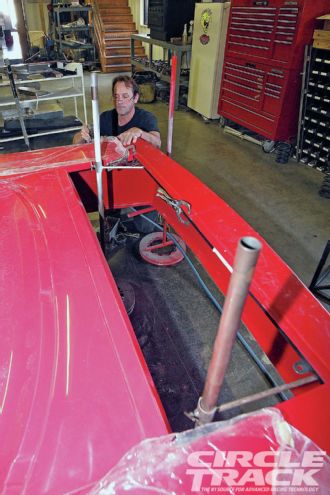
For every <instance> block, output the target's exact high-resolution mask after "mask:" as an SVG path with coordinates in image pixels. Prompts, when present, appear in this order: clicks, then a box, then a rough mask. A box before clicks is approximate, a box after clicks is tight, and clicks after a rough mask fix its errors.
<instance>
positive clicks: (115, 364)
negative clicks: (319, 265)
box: [0, 140, 330, 495]
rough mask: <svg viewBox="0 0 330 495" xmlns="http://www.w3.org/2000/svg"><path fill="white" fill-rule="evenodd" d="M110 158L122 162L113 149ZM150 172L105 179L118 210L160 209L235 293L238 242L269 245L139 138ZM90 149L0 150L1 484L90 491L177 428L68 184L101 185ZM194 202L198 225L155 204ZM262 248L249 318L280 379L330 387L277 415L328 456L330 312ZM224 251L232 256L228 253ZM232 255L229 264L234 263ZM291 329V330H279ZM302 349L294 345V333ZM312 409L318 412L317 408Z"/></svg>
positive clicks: (117, 173) (11, 489) (18, 489)
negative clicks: (306, 378) (298, 366)
mask: <svg viewBox="0 0 330 495" xmlns="http://www.w3.org/2000/svg"><path fill="white" fill-rule="evenodd" d="M102 146H103V162H104V164H107V163H109V161H111V160H117V159H118V156H119V155H118V154H117V153H116V151H115V149H114V146H113V144H112V143H103V145H102ZM135 157H136V159H137V160H138V161H139V162H140V164H142V165H143V167H144V169H143V170H142V169H138V170H132V169H127V170H114V171H112V172H109V173H104V188H105V204H106V207H125V206H132V205H142V204H150V205H152V206H154V207H155V208H156V209H157V210H159V211H160V212H161V214H162V215H163V217H164V218H165V219H166V220H167V221H168V223H169V224H171V225H172V226H173V227H174V228H175V230H176V231H177V233H178V234H179V235H180V236H181V237H183V239H184V240H185V241H186V242H187V244H188V245H189V247H190V248H191V249H192V250H193V251H194V253H195V254H196V256H197V257H198V258H199V260H200V261H201V262H202V264H203V265H204V267H205V268H206V270H207V271H208V272H209V274H210V275H211V277H212V278H213V279H214V281H215V283H216V284H217V285H218V287H219V289H220V290H221V291H223V292H224V293H225V292H226V289H227V285H228V281H229V276H230V270H229V269H228V266H231V265H232V263H233V259H234V255H235V250H236V246H237V242H238V240H239V239H240V238H241V237H243V236H246V235H253V236H255V237H257V238H259V239H261V237H260V236H259V235H258V234H257V233H256V232H255V231H254V230H253V229H252V227H251V226H249V225H248V224H247V223H246V222H245V221H244V220H243V219H242V218H241V217H240V216H239V215H238V214H237V213H235V212H234V211H233V210H232V209H231V208H230V206H229V205H228V204H226V203H225V202H224V201H222V200H221V199H220V198H219V197H218V196H216V194H215V193H213V192H212V191H210V189H208V188H207V187H206V186H205V185H203V184H202V183H201V182H200V181H199V180H198V179H197V178H196V177H194V176H193V175H192V174H191V173H189V172H188V171H187V170H185V169H183V168H182V167H181V166H180V165H178V164H177V163H176V162H175V161H173V160H172V159H170V158H168V157H167V156H165V155H164V154H163V153H162V152H160V151H159V150H157V149H155V148H153V147H152V146H151V145H149V144H148V143H146V142H144V141H141V140H139V141H138V143H137V146H136V155H135ZM92 163H93V148H92V145H84V146H67V147H63V148H54V149H52V150H40V151H37V152H27V153H16V154H12V155H1V156H0V205H1V206H0V208H1V230H0V245H1V260H0V267H1V269H0V273H1V278H2V282H1V285H0V291H1V292H0V294H1V307H2V311H1V313H2V314H1V335H2V345H1V348H0V365H1V378H0V407H1V411H0V413H1V414H0V437H1V439H2V448H1V451H0V489H2V490H3V493H20V494H21V493H26V494H33V495H35V494H38V493H47V494H54V495H55V494H59V493H66V492H69V491H73V490H78V488H79V491H77V492H76V491H75V493H85V492H86V491H87V490H88V489H89V487H90V486H92V484H93V483H95V482H96V481H97V480H98V479H100V478H101V477H102V476H103V475H104V474H105V473H106V472H107V471H108V469H110V468H111V467H112V466H113V465H114V464H116V462H117V461H118V460H119V459H120V458H121V456H122V455H123V454H124V453H125V452H127V451H128V450H129V449H130V448H131V447H132V446H133V445H134V444H136V443H138V442H139V441H141V440H143V439H144V438H149V437H153V436H159V435H163V434H165V433H167V432H168V431H169V425H168V423H167V420H166V417H165V414H164V411H163V408H162V405H161V403H160V401H159V398H158V394H157V391H156V390H155V387H154V384H153V381H152V379H151V376H150V374H149V371H148V369H147V366H146V363H145V361H144V358H143V356H142V353H141V350H140V348H139V345H138V343H137V340H136V338H135V335H134V331H133V329H132V327H131V324H130V321H129V319H128V317H127V315H126V312H125V309H124V306H123V303H122V300H121V298H120V296H119V293H118V290H117V286H116V284H115V281H114V279H113V277H112V275H111V272H110V270H109V268H108V265H107V263H106V260H105V258H104V256H103V253H102V251H101V249H100V246H99V243H98V240H97V237H96V235H95V233H94V231H93V229H92V226H91V225H90V222H89V219H88V217H87V215H86V212H85V210H84V207H83V205H82V203H81V200H80V198H79V196H78V194H77V191H76V189H75V187H74V185H73V182H72V180H71V178H70V173H71V172H76V173H78V174H79V176H80V178H81V179H82V180H83V181H84V182H85V183H86V184H87V186H88V188H89V189H91V191H92V192H93V193H95V190H96V182H95V172H94V171H92V170H91V165H92ZM159 185H161V187H162V188H164V189H165V190H166V191H167V192H168V193H169V194H170V195H171V196H172V197H174V198H176V199H184V200H186V201H188V202H189V203H190V204H191V206H192V211H191V214H190V215H189V214H188V212H187V211H185V210H184V212H185V214H186V217H187V218H189V224H188V225H185V224H183V223H181V222H180V221H179V219H178V217H177V215H176V214H175V212H174V210H173V209H172V208H171V207H170V206H169V205H167V204H166V203H165V202H164V201H163V200H161V199H160V198H159V197H157V196H156V191H157V188H158V187H159ZM261 240H262V243H263V249H262V253H261V255H260V259H259V262H258V265H257V269H256V273H255V277H254V279H253V282H252V285H251V289H250V295H249V297H248V301H247V304H246V308H245V311H244V314H243V321H244V323H245V324H246V325H247V327H248V328H249V330H250V331H251V332H252V333H253V335H254V336H255V337H256V339H257V340H258V342H259V343H260V345H261V347H262V348H263V350H264V351H265V352H266V354H267V355H268V356H269V358H270V359H271V360H272V362H273V364H274V365H275V366H276V368H277V370H278V371H279V373H280V374H281V375H282V377H283V378H284V379H285V380H287V381H290V380H294V379H297V378H298V377H297V374H296V372H295V371H294V369H293V365H294V364H295V363H296V362H297V361H298V360H299V359H300V358H301V356H303V357H304V359H306V361H307V362H308V363H309V364H310V365H311V367H312V368H313V369H314V370H315V372H316V373H317V374H318V375H319V376H320V379H321V381H322V382H323V383H317V384H313V385H310V386H308V387H305V388H303V389H302V390H301V391H299V392H297V393H295V397H294V398H293V399H291V400H289V401H287V402H284V403H282V404H281V405H280V406H279V407H280V408H281V410H282V413H283V414H284V417H286V415H287V417H288V419H290V421H291V423H292V424H293V425H296V426H297V427H298V428H300V430H301V431H302V432H303V433H305V434H306V435H308V436H310V437H311V438H312V440H313V441H315V442H316V443H318V444H319V445H320V446H321V447H322V448H325V449H328V450H330V438H329V429H328V419H327V415H326V414H325V411H327V410H329V408H330V394H329V381H330V360H329V342H330V317H329V314H328V313H327V312H326V310H325V309H324V308H323V307H322V306H321V304H320V303H319V302H318V301H317V300H316V299H315V298H314V297H313V296H312V295H311V293H310V292H309V291H308V290H307V289H306V287H305V286H304V285H303V284H302V283H301V282H300V281H299V279H298V278H297V277H296V275H295V274H294V273H293V272H292V270H290V269H289V268H288V266H287V265H286V264H285V263H284V262H283V261H282V260H281V259H280V258H279V257H278V256H277V255H276V254H275V253H274V251H273V250H272V249H271V248H270V247H269V246H268V245H267V243H265V241H263V239H261ZM219 255H220V256H219ZM223 260H225V262H223ZM279 330H280V331H279ZM282 335H285V336H286V338H287V339H288V340H289V341H290V342H292V343H293V346H291V345H289V344H288V342H287V341H286V340H285V339H284V338H283V337H282ZM304 404H308V407H305V406H304Z"/></svg>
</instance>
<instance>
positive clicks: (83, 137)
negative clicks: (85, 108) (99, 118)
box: [73, 124, 92, 144]
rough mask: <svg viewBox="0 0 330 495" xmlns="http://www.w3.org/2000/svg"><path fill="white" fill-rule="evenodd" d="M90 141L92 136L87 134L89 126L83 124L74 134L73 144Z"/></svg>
mask: <svg viewBox="0 0 330 495" xmlns="http://www.w3.org/2000/svg"><path fill="white" fill-rule="evenodd" d="M91 141H92V138H91V136H90V134H89V128H88V126H87V125H85V124H84V125H83V126H82V129H81V131H80V132H78V133H77V134H75V135H74V137H73V144H83V143H90V142H91Z"/></svg>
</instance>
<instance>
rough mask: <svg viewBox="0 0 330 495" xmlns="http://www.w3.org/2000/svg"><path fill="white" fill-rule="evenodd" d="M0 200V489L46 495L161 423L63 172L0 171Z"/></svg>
mask: <svg viewBox="0 0 330 495" xmlns="http://www.w3.org/2000/svg"><path fill="white" fill-rule="evenodd" d="M40 155H41V153H40ZM0 203H1V230H0V231H1V260H0V273H1V274H2V284H1V286H0V298H1V308H2V309H1V341H2V344H1V348H0V349H1V350H0V355H1V381H0V406H1V415H0V437H1V444H2V447H1V449H0V491H1V493H17V494H18V493H27V494H31V495H32V494H33V495H35V494H37V493H48V494H54V495H55V494H56V495H58V494H59V493H66V492H67V491H69V490H73V489H75V488H77V487H78V486H84V485H88V484H90V483H93V482H95V481H96V480H98V479H99V478H100V477H101V476H103V475H104V474H105V472H106V471H107V469H108V468H109V465H113V464H114V463H115V462H117V461H118V460H119V458H120V457H121V456H122V455H123V454H124V453H125V452H126V451H127V450H128V449H129V448H130V447H131V446H133V445H134V444H135V443H136V442H138V441H140V440H142V439H144V438H145V437H150V436H155V435H160V434H163V433H165V432H167V431H168V427H167V422H166V419H165V417H164V415H163V410H162V407H161V405H160V403H159V400H158V395H157V392H156V390H155V388H154V385H153V382H152V379H151V377H150V375H149V372H148V369H147V367H146V365H145V362H144V359H143V357H142V354H141V351H140V348H139V346H138V343H137V341H136V339H135V335H134V332H133V330H132V328H131V325H130V322H129V320H128V317H127V315H126V312H125V310H124V307H123V304H122V301H121V298H120V296H119V294H118V290H117V287H116V284H115V282H114V280H113V278H112V275H111V273H110V271H109V269H108V266H107V264H106V261H105V259H104V257H103V255H102V253H101V251H100V248H99V245H98V241H97V239H96V236H95V234H94V232H93V230H92V228H91V225H90V223H89V221H88V218H87V216H86V214H85V211H84V209H83V207H82V205H81V202H80V199H79V198H78V196H77V194H76V191H75V190H74V188H73V185H72V182H71V180H70V178H69V177H68V175H67V172H66V171H65V170H64V169H60V168H57V169H53V170H46V171H42V172H38V173H33V174H28V173H27V174H24V175H23V176H17V177H14V178H10V179H9V178H7V179H6V180H1V181H0ZM82 492H83V491H82ZM82 492H81V493H82Z"/></svg>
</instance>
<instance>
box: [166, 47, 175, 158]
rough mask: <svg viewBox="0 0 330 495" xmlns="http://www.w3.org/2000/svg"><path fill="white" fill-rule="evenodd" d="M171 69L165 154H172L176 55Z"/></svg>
mask: <svg viewBox="0 0 330 495" xmlns="http://www.w3.org/2000/svg"><path fill="white" fill-rule="evenodd" d="M171 60H172V68H171V86H170V103H169V110H168V129H167V154H168V156H171V154H172V140H173V121H174V105H175V92H176V67H177V63H178V59H177V56H176V55H173V56H172V58H171Z"/></svg>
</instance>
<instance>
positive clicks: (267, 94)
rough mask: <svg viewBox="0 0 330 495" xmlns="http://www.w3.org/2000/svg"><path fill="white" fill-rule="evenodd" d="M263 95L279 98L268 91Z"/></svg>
mask: <svg viewBox="0 0 330 495" xmlns="http://www.w3.org/2000/svg"><path fill="white" fill-rule="evenodd" d="M264 95H265V96H271V97H272V98H275V99H276V100H279V99H280V97H279V96H275V95H271V94H270V93H264Z"/></svg>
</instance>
